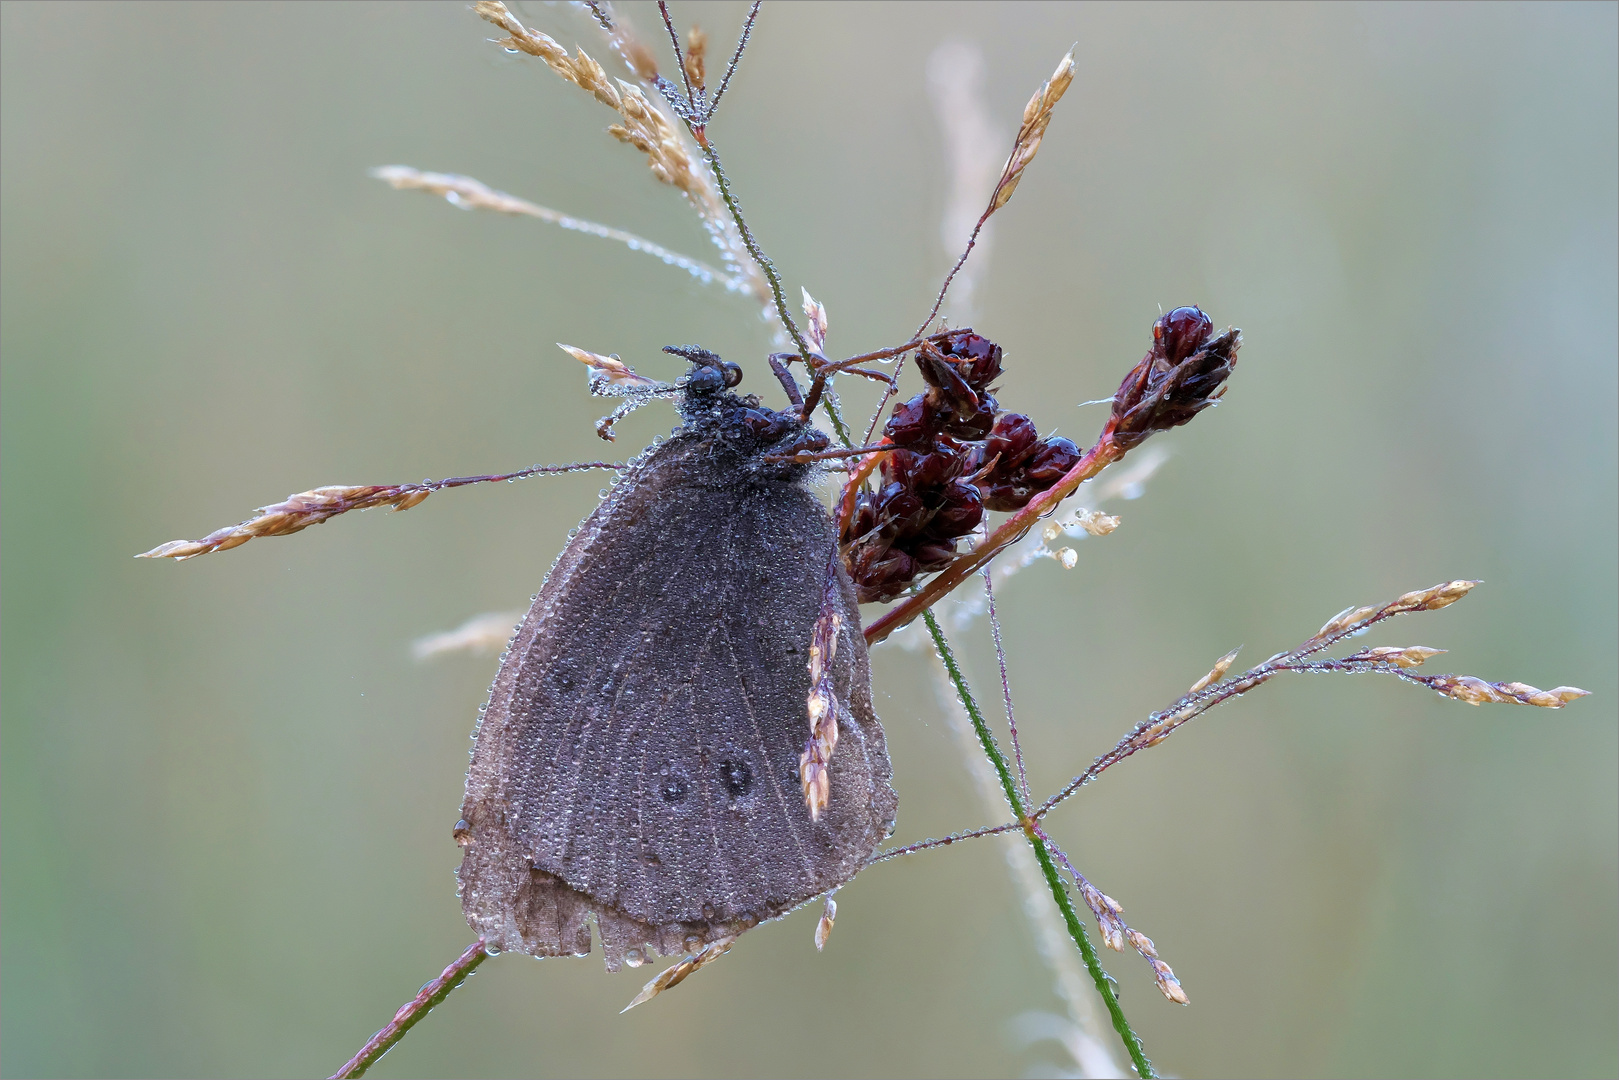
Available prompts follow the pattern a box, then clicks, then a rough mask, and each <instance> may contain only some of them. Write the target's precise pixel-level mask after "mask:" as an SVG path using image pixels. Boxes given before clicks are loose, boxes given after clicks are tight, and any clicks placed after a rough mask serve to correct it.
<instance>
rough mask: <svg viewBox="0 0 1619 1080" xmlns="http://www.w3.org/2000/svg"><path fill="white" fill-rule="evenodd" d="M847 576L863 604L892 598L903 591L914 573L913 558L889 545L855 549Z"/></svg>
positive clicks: (914, 563) (914, 576) (915, 572)
mask: <svg viewBox="0 0 1619 1080" xmlns="http://www.w3.org/2000/svg"><path fill="white" fill-rule="evenodd" d="M854 564H855V565H854V566H852V567H851V568H850V571H849V576H850V577H851V578H852V579H853V580H854V583H855V593H856V595H858V596H859V598H860V602H861V603H863V604H869V603H874V602H876V601H879V600H892V599H893V598H894V597H896V596H898V595H899V594H900V593H902V592H904V591H905V586H907V585H909V584H910V583H911V582H912V581H913V580H914V579H915V578H916V574H917V569H916V560H915V559H913V558H911V557H910V556H909V555H907V554H905V552H903V551H895V550H894V549H892V548H872V549H870V550H869V552H868V551H867V550H865V549H862V550H860V551H857V552H856V553H855V558H854Z"/></svg>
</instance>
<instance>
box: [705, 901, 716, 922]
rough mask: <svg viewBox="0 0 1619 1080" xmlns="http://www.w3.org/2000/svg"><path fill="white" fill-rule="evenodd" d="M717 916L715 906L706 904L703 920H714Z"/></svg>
mask: <svg viewBox="0 0 1619 1080" xmlns="http://www.w3.org/2000/svg"><path fill="white" fill-rule="evenodd" d="M715 914H716V912H715V911H714V905H713V904H704V905H703V918H705V919H712V918H713V917H714V916H715Z"/></svg>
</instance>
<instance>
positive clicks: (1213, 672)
mask: <svg viewBox="0 0 1619 1080" xmlns="http://www.w3.org/2000/svg"><path fill="white" fill-rule="evenodd" d="M1241 651H1242V646H1241V645H1238V646H1237V647H1236V648H1235V649H1232V650H1231V651H1230V652H1228V653H1226V654H1225V655H1224V656H1222V657H1220V659H1218V660H1216V661H1215V662H1214V666H1213V667H1212V668H1210V669H1209V673H1208V674H1207V675H1205V676H1203V677H1202V678H1201V679H1199V680H1197V682H1195V683H1193V684H1192V688H1191V689H1190V690H1188V691H1186V692H1187V693H1188V694H1195V693H1197V692H1198V691H1199V690H1202V689H1203V688H1204V687H1206V686H1208V685H1210V684H1211V683H1217V682H1219V681H1220V680H1221V679H1223V678H1225V673H1226V672H1228V671H1230V670H1231V663H1232V661H1234V660H1235V659H1236V658H1237V654H1238V653H1240V652H1241Z"/></svg>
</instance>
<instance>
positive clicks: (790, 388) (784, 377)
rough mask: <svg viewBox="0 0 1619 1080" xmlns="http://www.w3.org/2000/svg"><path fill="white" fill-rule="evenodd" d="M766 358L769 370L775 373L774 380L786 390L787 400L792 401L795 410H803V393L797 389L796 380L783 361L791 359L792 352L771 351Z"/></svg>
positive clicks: (800, 411)
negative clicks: (768, 362)
mask: <svg viewBox="0 0 1619 1080" xmlns="http://www.w3.org/2000/svg"><path fill="white" fill-rule="evenodd" d="M766 359H768V360H769V361H770V370H771V371H773V372H775V373H776V381H777V382H779V383H781V388H782V389H783V390H785V391H787V400H788V401H790V402H792V403H793V408H794V409H795V410H797V411H798V412H799V413H802V412H803V411H804V395H803V393H802V392H801V391H800V390H799V389H798V380H797V379H795V378H793V373H792V372H790V371H788V370H787V365H786V364H785V363H783V361H784V360H791V359H793V354H792V353H771V354H770V355H769V356H768V357H766Z"/></svg>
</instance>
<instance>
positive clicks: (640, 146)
mask: <svg viewBox="0 0 1619 1080" xmlns="http://www.w3.org/2000/svg"><path fill="white" fill-rule="evenodd" d="M473 10H474V11H476V12H477V14H478V15H479V16H480V17H481V18H483V19H485V20H486V21H488V22H491V23H493V24H495V25H496V26H498V27H500V28H501V29H502V30H504V31H506V33H507V34H508V35H509V36H508V37H506V38H505V39H504V40H502V41H500V42H498V44H499V45H501V46H502V47H503V48H508V49H515V50H516V51H518V52H522V53H527V54H528V55H529V56H534V57H538V58H539V59H541V60H543V61H545V64H546V66H547V67H549V68H550V69H551V70H552V71H554V72H556V73H557V74H558V75H560V76H562V77H563V78H564V79H566V80H568V81H569V82H571V83H573V84H574V85H575V86H577V87H579V88H580V89H582V90H585V91H588V92H589V93H590V94H591V95H592V96H593V97H594V98H595V99H596V100H597V101H599V102H601V103H602V104H603V105H606V106H607V107H608V108H610V109H612V110H613V111H614V112H616V113H618V114H619V116H620V117H621V118H622V120H623V122H622V123H618V124H613V125H612V126H610V127H609V128H608V129H607V130H608V133H609V134H611V135H612V136H613V137H614V138H616V139H618V140H619V141H620V142H623V143H628V144H629V145H631V146H633V147H635V148H636V149H637V150H640V151H641V152H642V153H643V154H645V155H646V158H647V165H648V166H649V167H650V168H651V170H652V175H653V176H655V177H657V178H658V179H659V180H661V181H663V182H664V183H666V184H669V185H670V186H672V187H674V188H676V189H678V190H679V191H680V192H681V193H682V194H684V195H685V196H686V198H687V200H688V201H690V203H691V204H692V207H693V208H694V209H695V210H696V211H697V213H698V216H700V217H701V218H702V219H703V223H704V225H706V226H707V228H708V232H709V235H710V236H711V237H713V239H714V242H715V244H716V245H717V246H718V247H719V248H720V253H721V255H722V256H723V258H724V261H725V265H726V268H727V269H728V270H729V271H730V272H731V273H732V274H733V275H734V276H736V277H738V278H740V279H742V280H744V281H746V282H747V283H748V291H749V292H751V293H752V294H753V295H754V296H755V297H756V298H758V299H759V300H760V302H761V303H766V304H768V303H770V301H771V294H770V286H769V283H768V282H766V281H765V278H764V274H763V272H762V271H761V270H759V268H758V267H757V266H755V265H753V263H752V260H751V259H749V257H748V254H747V249H746V248H745V247H744V246H743V243H742V237H741V234H740V233H739V232H738V231H737V227H736V224H735V222H733V221H732V220H731V216H730V213H729V212H728V211H727V210H726V208H725V204H724V202H723V201H721V199H720V196H719V191H718V190H717V189H716V188H715V186H714V182H713V178H712V177H711V176H710V175H709V173H708V171H707V170H706V169H704V168H702V167H701V166H700V165H699V163H698V158H697V155H696V154H695V153H694V152H693V148H692V145H691V143H690V142H688V141H687V139H686V137H685V135H684V134H683V131H682V129H681V128H680V127H678V126H677V125H676V124H675V123H674V122H673V121H672V120H671V119H670V118H669V116H668V115H667V114H666V113H665V112H664V110H663V109H662V108H661V107H659V106H658V105H657V104H655V103H654V102H652V101H651V100H649V99H648V98H647V96H646V95H645V94H644V93H642V92H641V90H640V88H638V87H636V86H633V85H631V84H630V83H627V82H624V81H623V80H621V79H610V78H608V76H607V73H606V72H605V71H604V70H602V66H601V65H600V64H598V63H597V62H596V61H595V60H593V59H591V58H590V56H589V55H587V54H586V53H585V51H584V50H583V49H579V50H577V55H575V56H571V57H570V56H569V55H568V50H566V49H564V48H563V47H562V46H561V45H558V44H557V43H556V41H555V40H553V39H552V38H551V37H550V36H548V35H546V34H542V33H540V32H539V31H538V30H530V29H528V28H527V27H526V26H524V25H523V24H522V22H520V21H519V20H518V18H517V16H515V15H513V14H512V13H511V11H510V10H508V9H507V7H506V5H505V4H503V3H501V2H500V0H478V3H477V5H476V6H475V7H474V9H473ZM626 55H627V56H628V55H630V54H626ZM631 66H632V67H633V68H634V69H635V71H636V75H637V77H639V78H651V77H655V76H656V74H657V70H656V68H655V67H653V68H652V69H651V71H650V72H648V71H643V70H642V68H643V67H644V66H646V61H645V58H642V59H641V60H638V61H636V62H633V63H632V65H631Z"/></svg>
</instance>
